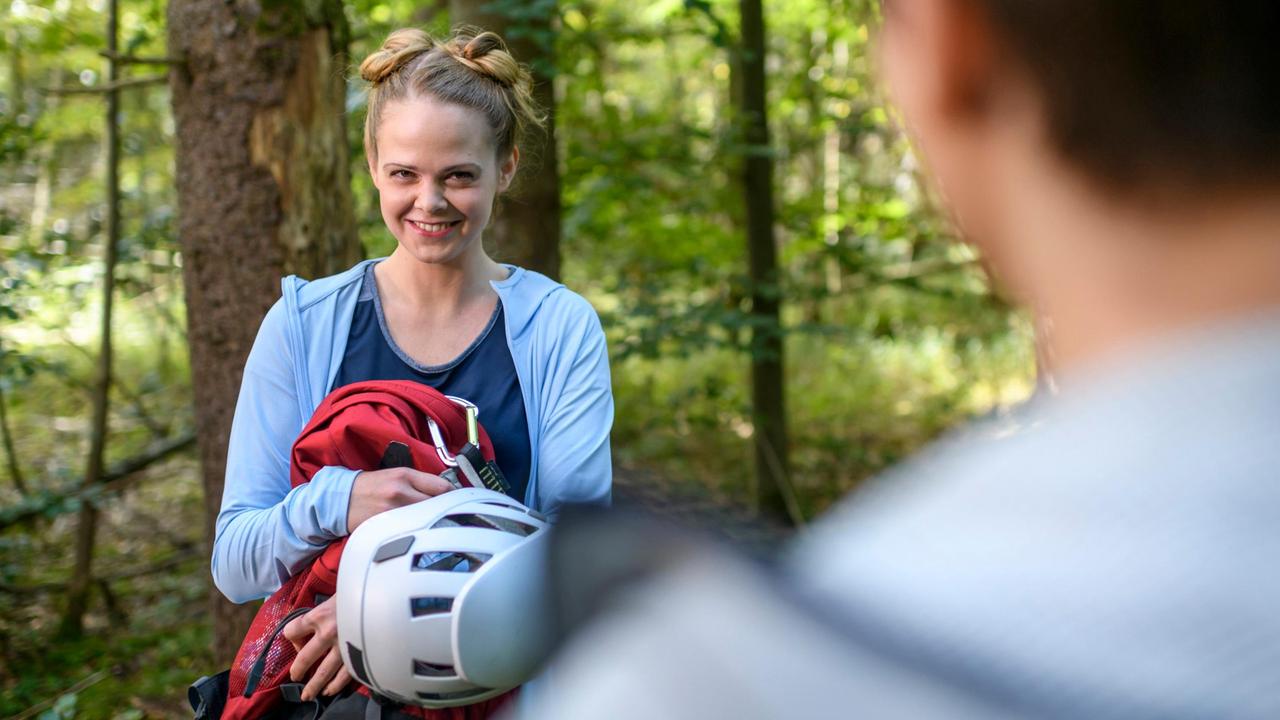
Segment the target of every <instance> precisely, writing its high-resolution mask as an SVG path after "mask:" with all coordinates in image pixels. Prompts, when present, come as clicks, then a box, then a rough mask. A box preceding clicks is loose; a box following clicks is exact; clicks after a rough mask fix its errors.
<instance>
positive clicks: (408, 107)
mask: <svg viewBox="0 0 1280 720" xmlns="http://www.w3.org/2000/svg"><path fill="white" fill-rule="evenodd" d="M376 151H377V152H376V157H371V158H369V172H370V174H372V176H373V184H374V185H375V186H376V187H377V188H378V196H379V204H380V205H381V207H382V220H383V222H385V223H386V224H387V228H388V229H389V230H391V234H392V235H394V236H395V237H396V240H397V242H398V243H399V245H400V247H401V248H403V249H404V251H405V252H407V253H408V254H409V255H411V256H412V257H414V258H415V259H417V260H418V261H420V262H425V263H442V264H451V263H454V262H456V261H458V260H460V259H462V258H465V257H467V256H468V254H469V253H472V252H483V246H482V245H481V242H480V236H481V233H483V232H484V229H485V227H486V226H487V225H488V224H489V216H490V215H491V214H492V212H493V201H494V198H495V197H496V196H497V194H498V193H499V192H502V191H503V190H506V189H507V187H508V186H509V185H510V184H511V178H512V176H513V175H514V174H515V169H516V162H517V158H518V155H517V154H516V153H515V152H514V151H513V152H512V153H511V155H510V156H508V157H506V158H502V159H499V158H498V157H497V151H496V148H495V147H494V141H493V133H492V131H491V130H490V129H489V123H488V121H487V120H485V118H484V116H483V115H482V114H480V113H479V112H477V111H475V110H472V109H471V108H468V107H463V106H461V105H453V104H448V103H443V102H440V101H438V100H435V99H433V98H429V97H418V98H409V99H406V100H400V101H395V102H392V103H389V104H388V105H387V106H386V107H385V108H383V112H382V124H381V125H380V126H379V127H378V131H377V148H376Z"/></svg>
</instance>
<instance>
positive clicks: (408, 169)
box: [213, 29, 613, 699]
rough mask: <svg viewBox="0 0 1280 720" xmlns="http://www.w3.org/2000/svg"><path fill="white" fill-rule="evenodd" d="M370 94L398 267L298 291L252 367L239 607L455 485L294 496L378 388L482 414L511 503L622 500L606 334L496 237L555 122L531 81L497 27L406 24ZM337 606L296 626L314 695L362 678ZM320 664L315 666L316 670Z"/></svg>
mask: <svg viewBox="0 0 1280 720" xmlns="http://www.w3.org/2000/svg"><path fill="white" fill-rule="evenodd" d="M360 73H361V75H362V77H363V78H364V79H365V80H367V81H368V82H369V83H370V84H371V88H370V90H369V104H368V116H367V118H366V122H365V151H366V153H367V155H368V162H369V172H370V174H371V175H372V176H373V180H374V184H375V185H376V186H377V188H378V192H379V197H380V203H381V208H382V217H383V220H384V221H385V222H386V225H387V229H388V230H389V231H390V232H391V234H392V235H394V236H395V238H396V241H397V246H396V249H395V251H394V252H392V254H391V255H390V256H389V257H387V258H385V259H380V260H370V261H366V262H362V263H360V264H359V265H356V266H355V267H354V268H351V269H350V270H348V271H346V272H344V273H341V274H339V275H335V276H332V277H327V278H323V279H320V280H316V281H313V282H307V281H304V280H301V279H299V278H296V277H288V278H285V280H284V282H283V297H282V298H281V299H280V301H279V302H277V303H276V305H275V306H274V307H273V308H272V309H271V310H270V312H268V313H267V316H266V318H265V319H264V320H263V323H262V327H261V329H260V330H259V332H258V337H257V340H256V341H255V342H254V347H253V350H252V351H251V352H250V354H249V359H248V361H247V363H246V365H245V371H244V380H243V384H242V386H241V389H240V397H239V401H238V403H237V406H236V414H235V419H234V421H233V424H232V430H231V439H230V450H229V453H228V458H227V476H226V489H225V491H224V495H223V501H222V510H221V512H220V513H219V515H218V520H217V528H216V531H217V532H216V536H215V540H214V550H213V576H214V581H215V583H216V584H217V586H218V588H219V589H220V590H221V591H222V592H223V593H224V594H225V595H226V596H227V597H228V598H230V599H231V600H233V601H235V602H246V601H249V600H253V599H256V598H260V597H263V596H265V595H268V594H269V593H271V592H272V591H273V590H275V589H276V588H278V587H279V586H280V585H281V584H282V582H283V581H284V580H286V579H288V578H289V577H290V576H291V575H292V574H293V573H294V572H296V571H297V570H298V569H299V568H301V567H304V566H305V565H306V564H307V563H308V562H309V561H310V560H311V559H312V558H313V557H314V556H315V555H316V554H317V553H319V552H320V551H321V550H323V549H324V547H325V546H326V545H328V544H329V543H330V542H332V541H333V540H335V539H336V538H339V537H342V536H345V535H347V534H348V533H350V532H351V531H352V530H354V529H355V528H356V527H358V526H359V525H360V523H362V522H364V521H365V520H366V519H368V518H369V517H371V516H372V515H374V514H377V513H379V512H382V511H384V510H388V509H391V508H394V507H400V506H403V505H408V504H411V503H414V502H417V501H420V500H423V499H425V498H427V497H431V496H434V495H437V494H440V493H442V492H446V491H447V490H449V489H450V487H451V486H450V485H449V483H448V482H446V481H445V480H443V479H441V478H439V477H437V476H435V475H429V474H427V473H422V472H416V471H414V470H410V469H388V470H379V471H376V472H359V471H357V470H352V469H348V468H343V467H326V468H323V469H322V470H321V471H319V472H318V473H316V474H315V476H314V477H312V479H311V481H310V482H309V483H307V484H305V485H302V486H300V487H296V488H290V483H289V466H288V458H289V449H290V446H291V444H292V443H293V441H294V439H295V437H296V436H297V434H298V432H299V431H300V430H301V429H302V427H303V425H304V424H305V423H306V421H307V420H308V418H309V417H310V416H311V414H312V412H313V411H314V409H315V408H316V406H317V405H318V404H319V403H320V401H321V400H322V399H323V398H324V397H325V396H326V395H327V394H328V393H329V392H330V391H332V390H333V389H334V388H337V387H341V386H343V385H345V384H348V383H352V382H356V381H362V380H382V379H411V380H416V381H418V382H422V383H426V384H428V385H431V386H432V387H435V388H436V389H438V390H440V391H441V392H443V393H445V394H448V395H456V396H461V397H464V398H467V399H468V400H470V401H472V402H474V403H475V404H476V405H478V406H479V407H480V411H481V422H483V423H484V425H485V428H486V430H487V431H488V432H489V434H490V437H491V438H492V440H493V443H494V447H495V452H496V455H497V460H498V463H499V466H500V467H501V468H502V469H503V471H504V473H505V475H506V477H507V479H508V481H509V482H510V483H511V485H512V491H511V495H512V496H513V497H515V498H516V499H518V500H520V501H522V502H524V503H525V504H526V505H528V506H529V507H531V508H534V509H537V510H540V511H542V512H543V513H546V514H549V515H552V516H554V515H555V513H556V511H557V509H558V508H559V507H560V506H561V505H562V504H564V503H565V502H568V501H573V502H588V503H593V502H594V503H604V502H607V501H608V499H609V492H610V483H611V469H610V460H609V429H610V426H611V425H612V421H613V399H612V395H611V393H610V383H609V367H608V357H607V354H606V351H605V341H604V334H603V332H602V330H601V327H600V322H599V320H598V319H597V317H596V314H595V312H594V311H593V310H592V308H591V306H590V305H589V304H588V303H587V302H586V301H585V300H583V299H582V298H581V297H579V296H578V295H576V294H574V293H573V292H571V291H569V290H568V289H566V288H565V287H564V286H563V285H560V284H558V283H555V282H553V281H551V280H549V279H547V278H546V277H543V276H541V275H539V274H537V273H534V272H531V271H527V270H524V269H521V268H517V267H512V266H509V265H502V264H499V263H497V262H494V261H493V260H492V259H491V258H490V257H489V256H488V255H487V254H486V253H485V250H484V246H483V244H482V242H481V237H482V235H483V233H484V229H485V227H486V226H487V225H488V223H489V220H490V218H491V216H492V212H493V207H494V202H495V200H496V199H497V196H498V195H499V194H500V193H502V192H504V191H506V190H507V189H508V188H509V187H510V186H511V182H512V179H513V178H514V177H515V174H516V170H517V168H518V166H519V162H520V140H521V138H522V135H523V134H524V132H525V131H526V130H528V129H530V128H532V127H534V126H536V125H538V124H539V123H540V121H541V118H540V116H539V113H538V110H537V107H536V106H535V104H534V102H533V100H532V97H531V95H530V85H531V81H530V76H529V74H528V72H527V71H526V70H525V69H523V68H522V67H521V66H520V65H519V64H518V63H517V62H516V61H515V59H513V58H512V56H511V55H510V54H509V53H508V52H507V50H506V47H505V46H504V44H503V42H502V40H501V38H499V37H498V36H497V35H495V34H494V33H491V32H481V31H478V30H476V29H461V30H458V31H456V32H455V33H454V35H453V36H452V37H450V38H449V39H448V40H446V41H444V42H440V43H437V42H435V41H433V40H432V38H430V37H428V36H427V35H426V34H424V33H422V32H420V31H418V30H411V29H405V30H398V31H396V32H394V33H392V34H391V36H390V37H388V38H387V41H386V42H385V43H384V44H383V46H382V48H381V49H380V50H378V51H377V52H375V53H373V54H372V55H370V56H369V57H368V58H366V59H365V61H364V63H362V64H361V66H360ZM332 604H333V603H332V601H329V602H326V603H323V604H322V605H320V606H319V607H317V608H316V609H315V610H313V611H312V612H310V613H308V614H307V615H305V616H303V617H301V618H299V619H298V620H296V621H294V622H293V623H291V624H290V626H289V627H287V628H286V630H285V635H286V637H288V638H289V639H290V640H292V641H294V643H295V644H296V645H300V646H301V649H300V651H299V655H298V659H297V661H296V662H295V664H294V666H293V671H292V672H293V676H294V677H295V678H298V679H300V678H302V677H304V676H305V675H306V674H307V672H308V671H309V670H311V669H312V668H314V674H313V675H312V676H311V679H310V681H309V682H308V684H307V685H306V689H305V691H304V693H303V695H304V699H310V698H314V697H316V696H317V695H318V694H321V693H322V692H323V693H324V694H333V693H336V692H337V691H338V690H340V689H341V688H342V687H343V686H344V685H345V684H346V683H347V681H348V680H349V678H348V677H347V674H346V672H345V670H343V669H342V663H341V658H340V656H339V654H338V652H337V650H336V649H335V648H334V642H335V629H334V628H335V623H334V619H333V608H332ZM317 663H318V664H317Z"/></svg>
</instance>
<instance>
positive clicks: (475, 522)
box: [431, 513, 538, 537]
mask: <svg viewBox="0 0 1280 720" xmlns="http://www.w3.org/2000/svg"><path fill="white" fill-rule="evenodd" d="M431 527H432V528H433V529H434V528H442V527H474V528H484V529H486V530H501V531H502V532H508V533H511V534H512V535H519V536H520V537H529V536H530V535H532V534H534V533H535V532H537V531H538V528H536V527H534V526H533V525H530V524H528V523H522V522H520V521H519V520H511V519H509V518H504V517H499V516H497V515H482V514H480V513H455V514H453V515H446V516H445V517H443V518H441V519H440V520H439V521H438V522H436V524H435V525H432V526H431Z"/></svg>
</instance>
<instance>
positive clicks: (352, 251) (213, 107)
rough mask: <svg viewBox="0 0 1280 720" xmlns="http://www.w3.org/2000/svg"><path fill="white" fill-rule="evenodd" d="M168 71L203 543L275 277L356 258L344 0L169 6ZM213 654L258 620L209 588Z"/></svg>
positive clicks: (326, 269) (230, 649) (325, 269)
mask: <svg viewBox="0 0 1280 720" xmlns="http://www.w3.org/2000/svg"><path fill="white" fill-rule="evenodd" d="M167 12H168V27H169V48H170V54H173V55H177V56H180V57H182V58H183V59H184V64H182V65H180V66H177V67H175V68H174V69H173V71H172V72H171V74H170V87H171V90H172V94H173V114H174V121H175V124H176V136H177V148H176V157H175V164H176V181H177V190H178V205H179V222H178V232H179V235H180V241H181V247H182V253H183V257H182V261H183V262H182V266H183V283H184V286H185V293H186V302H187V321H188V340H189V343H188V344H189V347H190V352H191V373H192V382H193V385H194V388H195V403H196V426H197V434H198V437H199V446H200V460H201V474H202V476H203V484H204V491H205V527H206V537H207V538H208V542H209V544H210V545H212V540H213V523H214V520H215V518H216V516H217V512H218V508H219V505H220V504H221V499H222V486H223V475H224V473H225V470H226V455H227V439H228V435H229V433H230V428H231V418H232V414H233V412H234V409H235V402H236V397H237V394H238V392H239V387H240V379H241V375H242V372H243V366H244V361H245V358H246V357H247V356H248V353H249V348H250V347H251V346H252V344H253V339H254V336H255V334H256V331H257V327H258V324H259V321H260V319H261V318H262V316H263V315H264V314H265V313H266V311H267V309H268V308H269V307H270V306H271V304H272V303H273V302H274V301H275V300H276V299H277V298H278V297H279V295H280V290H279V288H280V278H281V276H282V275H286V274H289V273H297V274H299V275H302V276H305V277H317V276H320V275H325V274H329V273H332V272H336V271H338V270H340V269H343V268H346V267H349V266H350V265H352V264H353V263H355V262H356V261H358V260H359V258H360V255H361V250H360V245H359V239H358V236H357V234H356V225H355V217H354V215H353V212H352V201H351V184H350V166H349V158H348V154H349V151H348V146H347V136H346V119H345V101H346V83H345V80H344V74H345V72H346V68H347V56H346V50H347V28H346V25H345V21H344V19H343V14H342V6H341V3H340V2H339V1H338V0H321V1H320V2H314V3H287V2H270V3H268V2H266V0H263V1H262V2H255V1H254V0H227V1H226V2H206V1H205V0H172V1H171V2H170V3H169V5H168V11H167ZM210 602H211V603H212V606H213V608H212V610H213V612H212V617H213V626H214V654H215V657H216V658H217V659H218V661H219V662H223V663H229V662H230V661H231V660H232V658H233V657H234V654H235V650H236V648H237V646H238V645H239V643H240V640H241V639H242V638H243V635H244V631H245V629H246V628H247V626H248V624H249V621H250V620H251V619H252V617H253V610H254V609H253V607H252V606H239V607H238V606H234V605H231V604H230V603H228V602H227V601H226V600H225V599H224V598H223V597H222V595H221V594H220V593H218V592H217V591H216V590H214V589H212V587H211V589H210Z"/></svg>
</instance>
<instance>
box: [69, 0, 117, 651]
mask: <svg viewBox="0 0 1280 720" xmlns="http://www.w3.org/2000/svg"><path fill="white" fill-rule="evenodd" d="M117 6H118V2H117V0H110V2H108V3H107V28H106V40H107V52H109V53H111V54H112V55H114V54H115V52H116V35H117V34H118V32H117V26H118V22H117V10H118V7H117ZM118 79H119V68H118V67H117V66H116V62H115V60H111V59H108V60H107V84H108V85H109V86H113V85H114V84H115V82H116V81H117V80H118ZM106 97H107V139H106V146H107V178H106V180H107V182H106V185H107V218H106V220H107V222H106V227H104V228H103V246H104V247H103V270H102V316H101V325H100V327H99V332H100V333H101V339H100V344H99V347H98V367H97V377H96V378H95V380H94V388H93V418H92V421H91V424H90V426H89V457H88V460H87V461H86V463H85V466H86V467H85V472H84V480H83V483H82V484H83V487H86V488H87V487H90V486H92V485H93V484H95V483H97V482H98V478H99V477H100V476H101V475H102V468H103V465H104V463H105V462H106V445H107V432H108V427H107V411H108V409H109V404H110V395H111V311H112V300H113V298H114V297H115V289H116V262H117V260H118V259H119V245H120V91H119V90H117V89H113V90H110V91H108V92H107V93H106ZM97 531H98V508H97V506H96V505H94V504H93V502H91V501H90V502H85V503H84V506H83V507H82V508H81V510H80V517H79V519H78V523H77V524H76V540H75V562H74V564H73V566H72V571H71V580H70V582H69V583H68V584H67V607H66V609H65V611H64V613H63V615H62V627H61V634H62V635H63V636H64V637H73V638H74V637H79V636H80V635H81V633H82V632H83V630H84V614H85V611H86V610H87V609H88V607H89V593H90V591H91V590H92V589H93V549H94V544H95V539H96V537H97Z"/></svg>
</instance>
